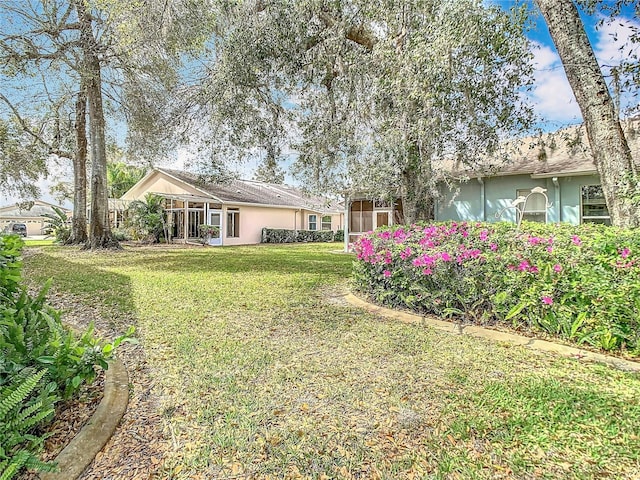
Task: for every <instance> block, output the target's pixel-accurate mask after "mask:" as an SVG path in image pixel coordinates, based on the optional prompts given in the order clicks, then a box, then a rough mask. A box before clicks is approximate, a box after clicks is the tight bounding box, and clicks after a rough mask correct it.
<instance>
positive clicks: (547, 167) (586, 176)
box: [436, 120, 640, 225]
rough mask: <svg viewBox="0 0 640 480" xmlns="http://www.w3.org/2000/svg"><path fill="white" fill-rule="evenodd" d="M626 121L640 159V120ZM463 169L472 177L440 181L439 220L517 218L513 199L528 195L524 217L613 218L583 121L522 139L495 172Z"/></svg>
mask: <svg viewBox="0 0 640 480" xmlns="http://www.w3.org/2000/svg"><path fill="white" fill-rule="evenodd" d="M623 127H624V128H623V130H624V131H625V135H626V137H627V141H628V143H629V147H630V149H631V153H632V156H633V158H634V159H635V160H636V161H638V160H639V159H640V130H638V128H639V127H640V121H638V120H635V121H627V122H624V124H623ZM462 173H463V174H464V175H465V176H466V177H467V178H468V180H467V181H464V182H461V181H458V182H453V183H452V184H450V185H449V186H446V187H445V186H444V185H443V186H442V187H441V189H440V191H441V195H442V198H440V199H439V200H438V206H437V208H436V220H467V221H487V222H496V221H500V220H504V221H514V222H515V221H516V208H515V205H514V203H517V199H518V198H520V199H525V198H527V201H526V203H524V202H522V204H521V205H520V209H521V211H522V217H523V219H524V220H529V221H537V222H567V223H571V224H573V225H578V224H581V223H587V222H592V223H604V224H607V225H609V224H611V219H610V217H609V212H608V211H607V206H606V204H605V200H604V195H603V193H602V187H601V185H600V176H599V175H598V172H597V170H596V166H595V164H594V163H593V157H592V155H591V150H590V148H589V146H588V140H587V134H586V130H585V128H584V126H574V127H569V128H566V129H563V130H560V131H558V132H554V133H549V134H545V135H542V136H541V137H538V138H530V139H527V140H525V141H523V142H522V144H521V145H520V146H519V147H518V149H517V150H516V151H515V152H514V154H513V155H512V156H511V158H510V161H509V162H508V163H506V164H505V165H504V166H503V167H501V168H499V169H498V170H497V171H495V173H490V174H488V173H483V171H482V169H481V168H478V169H476V170H475V171H473V170H467V171H465V172H462ZM536 187H538V188H536ZM543 190H544V191H543ZM532 191H533V194H532ZM536 192H541V193H539V194H536ZM522 209H523V210H522Z"/></svg>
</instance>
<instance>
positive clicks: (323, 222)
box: [320, 215, 331, 230]
mask: <svg viewBox="0 0 640 480" xmlns="http://www.w3.org/2000/svg"><path fill="white" fill-rule="evenodd" d="M327 218H328V219H329V220H328V221H326V219H327ZM325 227H326V228H325ZM320 228H321V230H331V215H322V216H321V217H320Z"/></svg>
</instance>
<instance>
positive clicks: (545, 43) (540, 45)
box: [500, 1, 640, 131]
mask: <svg viewBox="0 0 640 480" xmlns="http://www.w3.org/2000/svg"><path fill="white" fill-rule="evenodd" d="M500 3H501V4H502V5H505V6H509V5H511V4H512V3H513V2H508V1H503V2H500ZM534 11H535V9H534ZM581 14H582V15H581V16H582V20H583V23H584V25H585V30H586V31H587V35H588V36H589V40H590V41H591V45H592V47H593V49H594V52H595V54H596V57H597V59H598V62H599V63H600V65H601V66H602V67H603V72H604V73H605V75H609V68H608V67H607V66H608V65H617V64H619V63H620V61H621V60H622V59H623V58H624V56H625V54H627V53H628V49H625V52H624V53H623V52H621V51H620V50H619V48H620V46H622V45H624V44H625V43H627V41H628V40H629V36H630V35H631V34H632V32H633V27H635V28H640V21H639V20H638V18H637V17H635V15H634V11H633V8H632V7H627V8H625V9H624V10H623V14H622V15H621V16H620V17H618V18H617V19H616V21H615V22H609V21H605V22H604V23H603V24H602V25H600V26H598V23H599V21H600V20H602V19H604V18H605V17H603V16H602V15H599V14H596V15H591V16H589V15H586V14H585V13H584V12H581ZM532 20H533V21H534V28H533V29H532V30H531V31H529V32H528V34H527V36H528V37H529V39H530V40H531V41H532V48H533V50H532V51H533V54H534V64H535V66H536V74H535V86H534V89H533V92H532V96H531V101H532V103H533V105H534V106H535V109H536V112H537V113H538V116H539V117H540V120H541V123H540V125H541V127H542V128H543V129H544V130H545V131H554V130H557V129H559V128H561V127H563V126H566V125H571V124H577V123H581V122H582V116H581V115H580V109H579V108H578V105H577V103H576V100H575V97H574V95H573V92H572V91H571V87H570V86H569V83H568V81H567V78H566V75H565V73H564V69H563V67H562V63H561V62H560V57H559V56H558V54H557V52H556V49H555V47H554V45H553V42H552V40H551V37H550V35H549V30H548V29H547V26H546V24H545V22H544V19H543V18H542V15H540V14H535V15H534V16H533V18H532ZM639 47H640V46H638V45H636V46H635V52H637V53H640V48H639ZM634 102H635V103H634ZM637 102H638V99H637V98H635V99H634V98H633V97H632V96H631V95H622V98H621V107H622V109H623V111H624V109H625V108H628V107H631V106H633V105H636V106H637V104H638V103H637Z"/></svg>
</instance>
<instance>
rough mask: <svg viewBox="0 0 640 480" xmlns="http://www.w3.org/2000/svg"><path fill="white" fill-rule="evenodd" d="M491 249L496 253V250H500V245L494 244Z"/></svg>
mask: <svg viewBox="0 0 640 480" xmlns="http://www.w3.org/2000/svg"><path fill="white" fill-rule="evenodd" d="M489 248H490V249H491V251H492V252H495V251H496V250H498V245H496V244H495V243H492V244H491V245H490V246H489Z"/></svg>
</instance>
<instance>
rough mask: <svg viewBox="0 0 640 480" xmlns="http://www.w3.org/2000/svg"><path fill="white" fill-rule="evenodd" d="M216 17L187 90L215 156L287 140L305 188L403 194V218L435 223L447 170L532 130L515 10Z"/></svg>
mask: <svg viewBox="0 0 640 480" xmlns="http://www.w3.org/2000/svg"><path fill="white" fill-rule="evenodd" d="M215 13H216V15H215V19H216V22H215V25H214V30H215V33H216V36H215V41H214V42H213V45H212V48H213V54H212V55H211V59H210V62H209V64H208V65H207V69H206V78H205V81H204V82H203V83H202V86H201V88H192V89H191V90H190V93H191V96H190V97H189V98H190V100H191V102H192V106H191V111H192V112H195V113H196V114H197V115H199V116H200V117H199V118H207V119H208V120H209V127H208V128H209V130H208V132H209V134H210V135H209V138H210V139H213V140H212V141H213V142H214V143H213V145H211V147H212V148H211V151H212V156H213V157H214V159H215V155H216V153H217V154H219V155H220V156H224V157H228V155H229V153H230V152H231V153H233V152H235V153H236V154H237V155H238V156H243V155H247V154H251V153H252V152H255V150H256V149H265V145H266V146H267V147H268V146H270V145H273V144H274V143H275V144H282V143H286V142H287V139H291V138H294V139H296V140H297V141H296V142H294V145H292V146H294V147H295V148H296V149H297V151H298V154H299V157H298V161H297V162H296V165H295V166H294V170H295V172H296V174H297V175H298V176H299V177H300V178H301V179H302V180H303V181H304V182H305V184H306V185H308V186H315V187H318V188H319V189H321V190H323V191H328V190H334V191H338V192H345V191H346V192H347V193H348V192H356V191H357V192H360V193H365V194H369V195H371V196H380V195H389V194H392V195H393V194H401V195H403V196H404V199H405V201H404V203H403V205H404V208H405V217H406V219H407V220H408V221H412V220H415V219H428V218H432V217H433V205H434V202H433V199H434V197H435V196H436V195H437V189H436V182H437V181H439V180H442V179H443V178H444V177H443V175H442V174H443V172H444V171H445V170H446V171H449V170H451V168H450V167H452V166H453V164H454V163H455V162H462V163H469V164H475V163H476V162H478V160H479V159H480V158H482V157H484V156H486V155H488V154H492V155H495V154H496V153H497V151H498V150H499V148H500V144H501V140H503V139H505V138H507V137H509V136H511V135H517V134H519V133H520V132H522V131H524V130H525V129H526V128H527V127H528V126H529V124H530V120H531V112H530V110H529V109H528V108H527V106H526V105H525V104H524V102H523V91H524V90H525V89H526V88H527V86H528V85H529V84H530V82H531V73H532V71H531V65H530V53H529V51H528V48H527V41H526V39H525V38H524V35H523V22H524V21H525V15H524V13H523V12H522V11H520V10H517V9H514V10H512V11H510V12H505V11H504V10H501V9H500V8H497V7H493V6H488V5H486V4H484V3H483V2H478V1H472V0H456V1H453V0H450V1H435V0H413V1H384V2H370V1H364V0H349V1H344V0H343V1H338V2H327V1H321V0H306V1H293V0H291V1H286V0H281V1H277V2H263V1H246V2H238V3H234V4H229V3H227V2H223V5H221V6H219V8H218V10H216V12H215ZM292 132H293V133H292ZM278 142H280V143H278ZM267 153H268V152H267ZM265 157H266V158H267V159H270V160H271V157H270V156H269V155H268V154H267V155H265ZM445 164H446V165H445Z"/></svg>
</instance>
